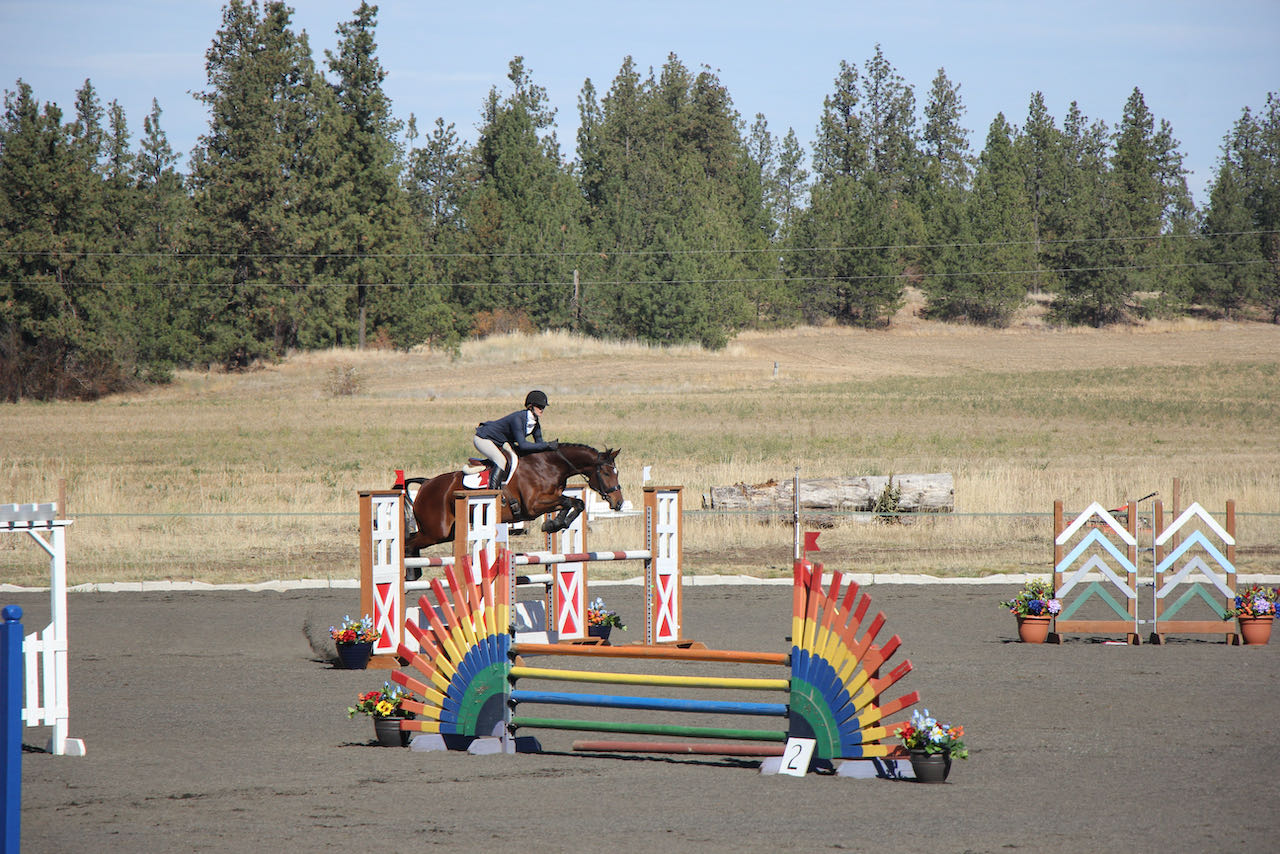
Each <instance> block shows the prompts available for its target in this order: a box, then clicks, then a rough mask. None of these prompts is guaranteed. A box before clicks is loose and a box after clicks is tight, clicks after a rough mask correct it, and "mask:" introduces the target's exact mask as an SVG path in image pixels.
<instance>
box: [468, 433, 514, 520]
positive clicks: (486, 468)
mask: <svg viewBox="0 0 1280 854" xmlns="http://www.w3.org/2000/svg"><path fill="white" fill-rule="evenodd" d="M502 450H503V452H504V453H505V454H506V455H507V471H508V475H507V483H510V482H511V478H513V477H515V474H516V467H517V466H519V465H520V458H519V457H518V456H517V455H516V452H515V449H513V448H512V447H511V446H510V445H503V446H502ZM497 472H498V470H497V468H496V467H495V466H494V464H493V462H492V461H491V460H489V459H486V458H484V457H469V458H468V459H467V464H466V465H465V466H463V467H462V486H463V488H464V489H492V488H493V487H492V484H493V483H494V481H495V480H496V479H497ZM503 498H504V499H505V501H506V503H507V506H508V507H509V508H510V509H511V515H512V516H518V515H519V514H520V502H519V500H518V499H517V498H516V497H515V496H514V495H511V494H509V493H507V492H506V491H505V490H504V491H503Z"/></svg>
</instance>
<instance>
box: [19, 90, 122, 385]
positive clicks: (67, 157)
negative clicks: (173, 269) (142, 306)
mask: <svg viewBox="0 0 1280 854" xmlns="http://www.w3.org/2000/svg"><path fill="white" fill-rule="evenodd" d="M104 115H105V113H104V111H103V109H102V106H101V104H100V102H99V100H98V96H97V93H96V91H95V90H94V88H93V85H92V83H91V82H90V81H88V80H86V81H85V83H84V86H83V87H82V88H81V89H80V90H79V91H78V92H77V93H76V112H75V118H74V119H73V120H72V121H71V122H69V123H67V124H63V123H62V112H61V111H60V110H59V109H58V108H57V106H56V105H53V104H46V105H45V106H44V107H43V108H42V107H41V106H40V105H39V104H38V102H37V101H36V99H35V97H34V95H33V93H32V91H31V87H30V86H29V85H27V84H26V83H24V82H23V81H21V80H19V81H18V88H17V91H16V92H12V93H10V92H7V91H6V93H5V112H4V116H3V119H2V120H0V250H3V251H0V304H2V305H5V306H6V307H7V310H6V311H5V312H4V314H3V316H0V398H2V399H5V400H18V399H21V398H24V397H29V398H37V399H54V398H65V397H71V398H84V399H91V398H94V397H97V396H99V395H101V394H105V393H108V392H111V391H116V390H119V389H122V388H125V387H127V386H129V385H130V384H131V383H132V382H133V381H134V379H135V378H136V376H137V375H138V374H139V372H140V371H141V369H142V366H140V365H139V364H138V362H137V358H136V348H135V347H134V346H133V341H134V339H135V337H136V333H137V330H136V329H135V328H133V327H132V325H131V324H130V323H129V322H128V321H129V319H128V317H127V304H126V303H124V302H123V301H122V299H121V293H120V291H119V288H118V286H117V284H116V283H115V282H114V281H113V280H114V278H115V276H116V275H117V271H116V269H115V267H116V262H115V260H114V259H115V258H116V255H117V253H118V252H119V251H120V248H121V239H122V238H121V234H120V232H119V231H118V229H117V227H116V222H117V219H118V221H119V222H120V223H122V224H123V226H124V227H126V228H127V227H128V223H129V221H130V218H131V217H130V213H129V210H128V207H129V199H128V198H127V196H124V195H121V193H122V192H123V191H124V190H125V189H126V184H127V172H126V171H125V170H127V169H128V164H129V156H128V153H127V146H128V135H127V131H125V130H124V127H125V121H124V115H123V111H121V110H119V108H118V105H117V106H113V110H112V116H111V118H112V127H111V130H110V132H109V131H108V130H107V129H105V128H104V127H103V124H102V122H103V117H104ZM108 181H110V182H112V183H111V185H110V186H111V187H112V188H114V189H111V190H110V191H109V186H108ZM113 193H114V195H113ZM111 204H114V205H115V206H116V208H117V210H115V211H112V210H111V209H110V208H109V205H111ZM117 214H118V217H117V216H116V215H117Z"/></svg>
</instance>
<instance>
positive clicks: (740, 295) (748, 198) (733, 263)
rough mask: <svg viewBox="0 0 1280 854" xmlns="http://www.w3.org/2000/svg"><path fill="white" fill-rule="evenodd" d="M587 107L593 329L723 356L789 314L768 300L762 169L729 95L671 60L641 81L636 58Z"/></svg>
mask: <svg viewBox="0 0 1280 854" xmlns="http://www.w3.org/2000/svg"><path fill="white" fill-rule="evenodd" d="M592 94H593V92H592V91H585V90H584V93H583V97H582V98H581V99H580V102H579V110H580V113H582V115H583V127H584V128H586V132H580V134H579V141H580V144H581V143H582V142H586V143H587V145H586V146H585V147H582V148H581V150H580V157H579V161H578V163H579V166H578V171H579V175H580V179H581V181H582V186H583V187H584V196H585V197H586V199H587V201H588V207H587V212H586V213H587V218H588V222H589V223H590V229H591V235H592V240H593V242H594V245H595V247H596V248H597V250H598V256H599V257H601V259H602V261H603V263H602V264H599V265H591V272H592V273H593V274H594V276H595V277H597V281H596V282H588V284H587V286H585V287H584V291H583V299H584V305H583V312H584V314H583V320H584V324H585V328H586V329H587V330H588V331H590V332H592V333H593V334H598V335H609V336H632V337H639V338H641V339H642V340H646V341H652V342H655V343H678V342H684V341H697V342H700V343H702V344H704V345H707V346H712V347H719V346H723V345H724V344H725V343H726V342H727V340H728V337H729V336H730V335H731V334H732V333H734V332H736V331H737V330H738V329H741V328H743V327H744V326H745V325H747V324H748V323H750V322H753V314H754V315H755V322H770V321H772V320H773V319H774V317H775V315H776V314H777V313H778V312H780V311H783V310H784V309H783V307H782V306H780V305H779V303H778V300H777V299H776V298H775V297H776V296H777V294H776V293H771V290H770V289H771V288H772V287H773V282H774V281H775V280H776V279H775V278H774V277H775V276H776V273H773V272H772V271H771V269H770V267H769V261H768V253H767V252H766V251H765V249H766V248H767V246H768V237H769V232H770V229H771V226H770V223H769V217H768V215H767V213H766V211H765V204H764V196H763V192H764V191H763V189H762V187H761V177H762V171H761V167H760V164H759V163H758V162H756V161H754V160H753V159H752V157H751V151H750V143H749V141H748V140H744V139H743V138H742V133H741V128H740V120H739V117H738V114H737V112H736V111H735V110H734V109H733V103H732V100H731V99H730V97H729V93H728V91H727V90H726V89H725V88H724V86H723V84H721V82H720V80H719V79H718V78H717V77H716V76H715V74H713V73H712V72H711V71H710V70H707V69H703V70H702V71H701V72H699V73H698V74H696V75H692V74H690V73H689V70H688V69H687V68H686V67H685V66H684V65H683V63H681V62H680V60H679V58H678V57H676V56H675V55H674V54H673V55H670V56H668V58H667V63H666V64H665V65H664V66H663V67H662V70H661V74H660V75H659V76H658V77H656V78H655V77H654V75H653V74H652V72H651V73H650V76H649V78H648V79H647V80H644V81H641V79H640V76H639V74H638V73H637V72H636V70H635V68H634V65H633V64H632V61H631V59H630V58H629V57H628V58H627V59H625V60H624V62H623V65H622V68H621V69H620V71H619V73H618V75H617V77H616V78H615V79H614V82H613V85H612V87H611V88H610V90H609V93H608V94H607V95H606V96H605V98H604V99H603V100H602V102H601V103H600V104H599V105H598V107H597V106H596V105H595V103H594V99H593V97H592Z"/></svg>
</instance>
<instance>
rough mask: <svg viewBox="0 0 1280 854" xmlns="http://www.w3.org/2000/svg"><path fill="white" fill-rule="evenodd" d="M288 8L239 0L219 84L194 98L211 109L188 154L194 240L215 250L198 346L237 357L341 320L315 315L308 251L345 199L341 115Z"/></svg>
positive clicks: (228, 14)
mask: <svg viewBox="0 0 1280 854" xmlns="http://www.w3.org/2000/svg"><path fill="white" fill-rule="evenodd" d="M291 13H292V10H290V9H289V7H287V6H285V5H284V4H283V3H278V2H270V3H267V4H265V6H263V7H261V9H260V8H259V6H258V4H257V3H256V2H253V3H245V2H243V0H231V2H230V3H229V4H228V5H227V6H226V7H224V10H223V18H222V25H221V27H220V28H219V30H218V32H217V35H216V36H215V38H214V41H213V44H212V46H211V47H210V48H209V50H208V51H207V53H206V71H207V75H208V80H209V84H210V87H211V88H210V90H209V91H207V92H202V93H199V94H197V96H196V97H197V98H199V99H200V100H201V101H202V102H203V103H204V104H205V105H206V106H207V107H208V108H209V112H210V119H209V131H208V133H207V134H204V135H203V136H201V137H200V140H199V145H198V146H197V148H196V150H195V151H194V152H193V154H192V158H191V186H192V189H193V197H194V202H195V212H196V216H195V220H194V222H193V229H192V232H193V233H192V238H193V241H194V242H195V243H196V245H200V246H202V247H206V248H207V249H208V250H210V251H214V252H216V253H218V255H217V257H216V258H212V259H210V261H209V262H207V263H205V264H203V265H200V266H198V267H197V268H196V269H195V273H196V275H197V277H198V279H199V280H201V281H203V282H206V283H208V285H206V286H204V287H201V288H199V289H198V290H193V291H192V292H191V294H190V297H191V298H192V300H191V304H190V309H191V310H192V312H193V317H194V318H195V320H196V322H197V325H196V327H195V329H196V332H197V334H198V336H199V343H198V346H197V347H196V350H195V353H194V354H193V355H194V356H195V358H197V359H198V360H201V361H204V360H208V361H214V362H221V363H223V364H225V365H227V366H228V367H237V368H243V367H245V366H247V365H249V364H250V363H251V362H252V361H253V360H255V359H259V358H274V357H277V356H279V355H281V354H283V353H284V352H285V349H286V348H288V347H291V346H296V345H297V344H298V342H299V332H300V327H301V325H302V324H303V323H304V322H306V323H308V324H312V325H313V328H314V326H320V325H323V324H325V323H327V322H331V321H332V317H331V315H330V314H329V313H328V312H327V311H324V310H318V311H315V312H313V313H309V311H308V309H309V308H311V305H310V303H311V301H312V298H313V296H312V295H311V294H309V293H308V283H309V282H310V281H311V279H312V277H313V275H314V272H315V261H314V259H313V258H312V257H310V256H311V254H312V253H313V252H314V251H315V249H316V248H317V246H323V245H324V242H325V241H324V238H323V235H324V233H325V231H328V233H329V234H332V233H333V230H334V228H333V224H332V222H329V223H324V222H321V221H317V220H316V219H315V215H316V214H317V212H318V211H321V210H323V208H324V207H325V206H326V205H331V204H334V203H335V202H336V201H338V200H340V199H341V196H340V194H339V193H338V189H339V186H338V185H339V184H340V180H341V179H340V176H341V172H334V171H333V167H332V164H333V163H334V161H335V159H336V158H337V157H338V156H339V155H340V148H339V145H338V139H339V138H340V137H341V135H342V130H343V128H342V126H341V121H342V118H343V117H342V114H341V112H340V111H339V110H338V109H337V107H336V99H335V98H334V96H333V93H332V91H331V90H330V88H329V86H328V85H327V84H326V83H325V81H324V80H323V78H322V77H321V75H320V74H319V73H318V72H317V71H316V68H315V64H314V62H313V61H312V58H311V51H310V46H309V44H308V41H307V38H306V36H305V34H303V35H298V34H296V33H294V31H293V30H292V29H291V26H290V24H291ZM331 215H332V212H331ZM319 299H320V301H321V302H323V299H324V297H323V295H321V296H320V297H319ZM304 319H305V321H304ZM303 337H304V339H306V338H309V340H310V341H311V342H312V343H316V342H317V341H318V340H322V339H324V338H329V339H330V340H332V337H333V336H332V334H329V335H325V334H324V333H323V332H321V333H319V334H312V333H307V334H305V335H304V336H303Z"/></svg>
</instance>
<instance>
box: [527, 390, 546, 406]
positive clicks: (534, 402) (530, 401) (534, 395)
mask: <svg viewBox="0 0 1280 854" xmlns="http://www.w3.org/2000/svg"><path fill="white" fill-rule="evenodd" d="M530 406H541V407H542V408H543V409H546V408H547V396H546V394H544V393H543V392H540V391H538V390H537V389H535V390H533V391H531V392H529V393H528V394H526V395H525V396H524V408H525V409H528V408H529V407H530Z"/></svg>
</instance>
